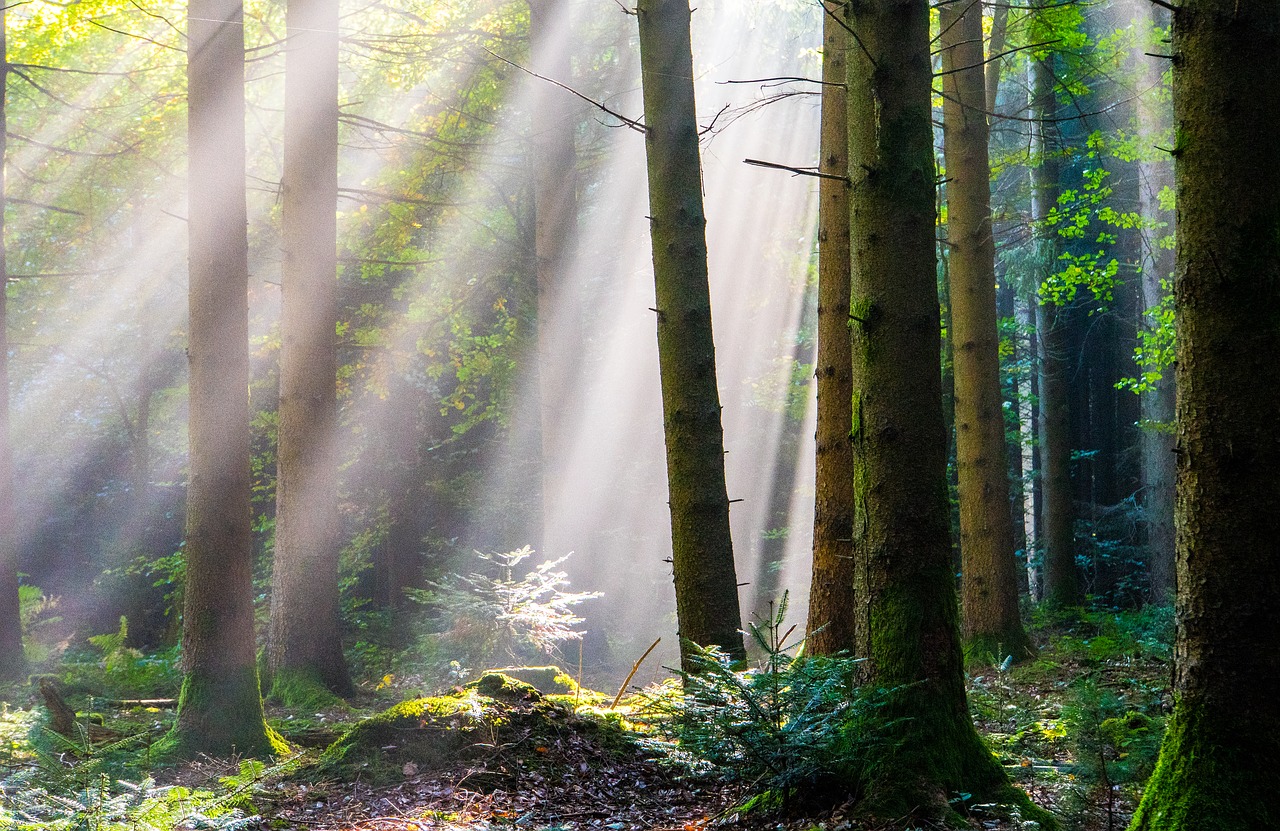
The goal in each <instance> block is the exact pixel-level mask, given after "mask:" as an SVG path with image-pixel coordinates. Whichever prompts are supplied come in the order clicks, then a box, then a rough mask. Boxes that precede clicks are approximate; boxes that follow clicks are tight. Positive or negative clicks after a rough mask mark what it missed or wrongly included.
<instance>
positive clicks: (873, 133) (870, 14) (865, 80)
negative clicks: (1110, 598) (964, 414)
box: [847, 0, 1032, 815]
mask: <svg viewBox="0 0 1280 831" xmlns="http://www.w3.org/2000/svg"><path fill="white" fill-rule="evenodd" d="M848 20H849V23H850V26H851V27H852V29H853V30H854V31H856V32H857V33H858V35H859V38H860V41H861V47H860V48H857V49H850V50H849V52H848V61H849V74H848V90H847V93H848V99H849V139H850V140H849V163H850V164H849V167H850V170H851V178H852V189H851V193H850V196H851V207H850V226H851V228H852V250H853V262H854V267H853V289H852V301H853V302H852V316H853V319H854V325H853V329H852V331H853V363H854V377H855V379H856V383H857V387H856V388H857V389H858V399H857V401H856V402H855V407H854V464H855V471H856V477H855V489H856V497H857V506H858V509H859V513H860V517H859V520H858V523H857V526H856V528H855V531H854V545H855V556H856V558H857V561H858V564H857V568H858V584H857V592H858V601H859V602H858V604H857V608H858V610H859V613H860V618H859V620H858V621H857V639H858V641H857V642H858V649H857V650H856V652H857V654H858V655H859V656H860V657H865V658H866V659H867V664H866V667H867V672H868V676H869V678H868V680H869V681H870V683H873V684H875V685H876V686H879V687H886V688H891V689H895V690H896V694H895V696H894V701H893V704H892V705H891V706H889V707H887V708H886V712H885V716H886V717H887V718H892V719H899V720H898V721H897V722H896V727H895V730H896V732H897V735H896V736H895V737H894V738H895V739H896V740H897V741H895V742H894V743H893V744H892V748H893V749H892V750H891V751H890V756H891V758H890V759H889V761H888V763H887V764H886V768H885V771H886V775H885V777H884V781H883V782H882V783H881V786H880V787H879V788H878V790H877V793H876V794H874V795H873V800H874V801H875V802H876V803H877V806H878V807H879V808H880V809H881V810H882V811H894V812H895V814H894V815H897V813H896V812H900V811H911V810H913V809H914V808H917V807H922V808H924V809H925V810H931V811H945V810H946V800H947V798H948V797H949V796H950V795H952V794H954V793H955V792H957V791H965V792H967V793H971V794H974V795H975V796H978V797H979V798H980V799H984V800H985V799H988V798H993V799H1014V800H1019V801H1020V802H1021V803H1022V804H1023V805H1024V806H1025V807H1026V810H1028V811H1030V810H1032V809H1031V808H1030V806H1028V805H1026V798H1025V796H1020V794H1019V792H1016V791H1015V790H1014V789H1013V788H1012V787H1011V786H1010V785H1009V782H1008V779H1007V778H1006V776H1005V773H1004V770H1003V768H1001V767H1000V765H999V763H998V762H997V761H996V760H995V757H993V756H992V755H991V753H990V751H988V750H987V748H986V747H985V745H983V743H982V740H981V739H980V738H979V737H978V734H977V731H976V730H975V729H974V727H973V723H972V721H971V720H970V718H969V711H968V707H967V704H966V700H965V690H964V675H963V662H962V657H961V649H960V632H959V609H958V607H957V602H956V591H955V582H954V576H953V570H952V563H951V532H950V527H949V519H948V510H949V509H948V504H947V501H948V500H947V484H946V446H947V437H946V435H945V431H944V428H943V418H942V390H941V384H942V381H941V373H940V369H939V364H938V355H939V354H940V350H941V334H940V329H939V326H940V318H939V309H938V293H937V276H936V262H935V255H934V249H935V239H934V220H935V206H934V198H935V186H934V182H935V169H934V159H933V129H932V125H931V108H930V88H931V82H932V72H931V65H930V57H929V46H930V44H929V5H928V3H927V2H926V0H908V2H902V0H864V2H857V3H853V4H851V5H850V14H849V17H848Z"/></svg>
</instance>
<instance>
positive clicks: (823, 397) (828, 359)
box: [805, 0, 854, 655]
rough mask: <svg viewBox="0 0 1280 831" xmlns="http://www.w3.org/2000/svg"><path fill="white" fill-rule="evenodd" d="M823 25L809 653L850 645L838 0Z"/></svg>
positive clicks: (849, 367) (848, 349)
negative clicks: (814, 469)
mask: <svg viewBox="0 0 1280 831" xmlns="http://www.w3.org/2000/svg"><path fill="white" fill-rule="evenodd" d="M826 9H827V11H826V13H825V14H824V17H823V22H822V80H823V83H824V84H825V86H823V88H822V138H821V147H820V149H819V154H820V156H821V165H820V171H821V172H822V173H826V174H828V175H830V176H839V177H841V178H840V179H820V180H819V183H818V355H817V359H816V364H817V372H816V375H817V379H818V412H817V430H816V442H815V444H816V446H817V449H816V455H815V467H816V474H815V477H814V500H813V504H814V511H813V576H812V580H811V583H810V589H809V619H808V636H807V638H806V640H805V649H806V651H808V653H809V654H811V655H830V654H832V653H835V652H840V651H845V650H852V649H853V647H854V635H853V626H854V608H853V604H854V596H853V581H854V569H853V517H854V507H853V442H852V436H851V433H852V430H853V354H852V343H851V341H850V339H849V281H850V279H851V277H852V271H851V265H850V259H849V183H848V181H847V177H848V175H849V134H848V128H847V124H848V104H847V103H846V100H845V94H844V81H845V74H846V72H845V65H846V56H847V54H848V50H849V35H848V33H847V32H846V31H845V28H844V26H842V25H841V21H840V19H839V17H836V15H839V16H841V17H842V16H843V15H844V2H842V0H837V1H836V2H828V4H827V6H826Z"/></svg>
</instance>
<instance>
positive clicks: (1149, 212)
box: [1138, 4, 1177, 602]
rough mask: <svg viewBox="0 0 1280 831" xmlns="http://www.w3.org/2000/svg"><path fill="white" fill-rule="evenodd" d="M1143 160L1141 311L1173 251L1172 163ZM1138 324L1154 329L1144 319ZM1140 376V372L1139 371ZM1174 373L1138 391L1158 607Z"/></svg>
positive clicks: (1149, 99)
mask: <svg viewBox="0 0 1280 831" xmlns="http://www.w3.org/2000/svg"><path fill="white" fill-rule="evenodd" d="M1143 8H1145V9H1146V14H1147V15H1149V16H1148V17H1147V20H1148V21H1149V22H1150V23H1151V24H1152V25H1157V26H1162V27H1163V26H1167V25H1168V20H1167V18H1168V15H1167V13H1164V12H1162V10H1160V9H1158V8H1157V7H1156V6H1154V5H1151V4H1148V5H1146V6H1144V7H1143ZM1164 66H1165V64H1164V60H1163V59H1161V58H1151V57H1147V58H1146V60H1145V62H1144V63H1143V65H1142V84H1141V89H1143V90H1144V91H1148V92H1147V94H1146V95H1143V96H1141V97H1140V98H1139V99H1138V129H1139V131H1140V132H1141V134H1142V135H1143V136H1144V143H1145V144H1147V147H1145V148H1143V149H1144V150H1145V151H1146V152H1147V153H1150V152H1151V150H1152V146H1153V145H1155V144H1159V143H1160V142H1161V141H1167V140H1168V139H1166V138H1164V136H1165V134H1166V133H1167V132H1168V130H1169V127H1170V126H1171V125H1170V123H1169V117H1168V115H1167V111H1166V109H1165V107H1164V106H1163V104H1164V102H1163V101H1156V100H1154V98H1155V96H1154V95H1153V94H1152V93H1151V92H1150V91H1152V90H1156V89H1158V88H1159V86H1160V84H1161V81H1162V76H1163V75H1164ZM1157 152H1160V153H1161V157H1160V158H1156V159H1154V160H1151V161H1144V162H1142V163H1141V165H1140V167H1139V177H1140V178H1139V185H1138V200H1139V211H1140V212H1141V214H1142V218H1143V221H1144V224H1145V225H1146V226H1147V230H1146V241H1145V245H1144V254H1145V257H1144V259H1143V262H1142V303H1143V307H1144V310H1145V311H1146V312H1151V311H1153V310H1155V309H1157V308H1159V307H1160V306H1161V305H1162V303H1163V301H1164V298H1165V296H1166V295H1167V294H1168V292H1169V290H1168V288H1167V281H1168V280H1170V279H1172V276H1173V265H1174V264H1173V250H1172V249H1168V248H1162V247H1160V245H1159V240H1160V238H1161V237H1163V236H1165V235H1166V234H1168V233H1171V230H1172V229H1171V226H1172V223H1173V213H1172V211H1166V210H1162V209H1161V207H1160V192H1161V191H1162V190H1164V189H1165V188H1172V187H1173V184H1174V182H1173V159H1172V158H1171V157H1165V154H1164V153H1163V151H1157ZM1144 325H1145V326H1147V327H1154V326H1156V325H1157V324H1156V322H1155V321H1154V320H1152V318H1151V317H1150V315H1146V316H1144ZM1139 371H1141V368H1139ZM1174 398H1175V396H1174V370H1173V367H1167V368H1165V370H1164V372H1163V374H1162V375H1161V377H1160V380H1158V381H1156V382H1155V387H1154V389H1151V390H1148V391H1147V392H1144V393H1143V394H1142V397H1141V406H1142V432H1141V443H1142V513H1143V515H1144V518H1145V520H1146V527H1147V539H1146V544H1147V562H1148V563H1149V568H1150V579H1151V597H1152V599H1153V600H1155V601H1156V602H1164V601H1165V600H1167V599H1168V598H1169V597H1171V596H1172V595H1173V591H1174V534H1173V494H1174V481H1175V479H1176V476H1177V459H1176V457H1175V456H1174V446H1175V441H1174V436H1173V429H1172V428H1173V413H1174Z"/></svg>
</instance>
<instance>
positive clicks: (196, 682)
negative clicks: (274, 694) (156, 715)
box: [153, 666, 289, 759]
mask: <svg viewBox="0 0 1280 831" xmlns="http://www.w3.org/2000/svg"><path fill="white" fill-rule="evenodd" d="M153 750H154V751H155V752H156V753H157V754H158V755H159V756H161V757H165V756H171V757H175V758H179V759H189V758H193V757H195V756H198V755H200V754H208V755H210V756H218V757H227V756H244V757H249V758H257V757H264V756H280V755H284V754H286V753H288V752H289V744H288V742H286V741H285V740H284V738H282V737H281V736H280V734H279V733H277V732H276V731H274V730H272V729H271V728H270V727H268V726H267V722H266V718H265V716H264V715H263V711H262V697H261V695H260V693H259V691H258V670H257V667H254V666H250V667H248V668H246V669H243V670H242V671H240V672H224V673H221V674H219V675H217V676H209V675H206V674H203V673H188V674H187V676H186V677H185V678H184V679H183V681H182V692H181V694H180V695H179V697H178V719H177V721H176V722H175V723H174V726H173V729H172V730H170V732H169V734H168V735H167V736H166V737H165V738H164V739H163V740H161V742H159V743H158V744H157V745H155V746H154V748H153Z"/></svg>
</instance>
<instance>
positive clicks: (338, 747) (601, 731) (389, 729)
mask: <svg viewBox="0 0 1280 831" xmlns="http://www.w3.org/2000/svg"><path fill="white" fill-rule="evenodd" d="M595 695H597V696H599V697H601V698H603V696H600V695H599V694H598V693H597V694H595ZM572 700H573V696H568V695H566V696H555V697H544V696H542V695H541V694H540V693H539V692H538V691H537V690H536V689H534V688H533V687H532V686H530V685H529V684H526V683H524V682H522V681H518V680H516V679H514V678H512V677H511V676H510V675H507V674H505V673H501V672H486V673H485V674H484V675H482V676H480V678H478V679H477V680H476V681H474V682H472V683H471V684H468V685H467V686H466V687H465V688H464V689H462V690H460V691H459V692H456V693H453V694H451V695H444V696H434V697H427V698H415V699H411V700H409V701H402V702H400V703H399V704H396V705H395V706H393V707H391V708H389V709H387V710H384V711H383V712H381V713H378V714H377V715H374V716H371V717H369V718H367V719H365V720H363V721H361V722H359V723H358V724H356V725H355V726H354V727H353V728H352V729H351V730H350V731H349V732H348V733H347V734H346V736H344V737H343V738H341V739H339V740H338V741H336V742H334V743H333V744H331V745H330V746H329V747H328V749H326V750H325V751H324V754H323V758H322V760H321V765H322V766H324V767H328V768H331V769H333V768H347V769H358V770H359V771H360V775H361V776H365V777H370V778H372V779H374V780H395V779H398V778H399V777H400V776H401V773H400V771H401V768H402V767H403V764H404V763H406V762H413V763H414V764H415V765H416V766H417V767H418V768H419V769H420V770H422V769H428V768H432V767H441V766H445V765H448V764H451V763H454V762H457V761H459V760H466V759H474V758H478V757H482V756H484V755H485V754H488V753H491V752H492V750H493V748H494V746H496V745H503V744H506V743H511V742H515V741H517V740H521V741H524V740H527V741H525V744H527V745H528V746H530V747H537V746H552V745H556V744H559V742H560V740H561V739H563V737H564V733H565V731H566V730H571V731H574V732H576V733H577V734H578V735H579V736H581V737H582V738H583V739H584V740H585V741H587V742H588V744H590V745H593V746H595V747H597V748H600V749H601V750H603V751H605V752H606V753H609V752H615V751H616V752H623V751H631V752H634V749H635V747H636V742H635V740H634V738H633V737H632V736H631V735H630V733H629V731H628V730H627V726H626V724H625V722H624V721H623V719H622V717H621V715H620V714H616V713H613V714H609V715H603V716H600V717H593V716H592V715H591V714H589V713H586V712H584V713H583V714H582V715H579V714H576V713H575V712H574V708H573V706H572V703H571V702H572Z"/></svg>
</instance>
